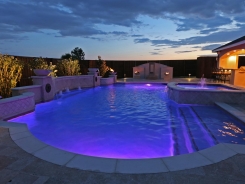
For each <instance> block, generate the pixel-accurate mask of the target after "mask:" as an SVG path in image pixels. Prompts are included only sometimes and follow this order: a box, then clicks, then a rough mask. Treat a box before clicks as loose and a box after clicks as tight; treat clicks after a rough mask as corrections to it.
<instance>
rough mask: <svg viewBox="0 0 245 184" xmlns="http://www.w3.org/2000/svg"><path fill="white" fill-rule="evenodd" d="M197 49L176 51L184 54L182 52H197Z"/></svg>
mask: <svg viewBox="0 0 245 184" xmlns="http://www.w3.org/2000/svg"><path fill="white" fill-rule="evenodd" d="M195 51H196V50H184V51H175V53H177V54H182V53H188V52H195Z"/></svg>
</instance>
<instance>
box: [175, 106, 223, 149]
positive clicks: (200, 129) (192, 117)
mask: <svg viewBox="0 0 245 184" xmlns="http://www.w3.org/2000/svg"><path fill="white" fill-rule="evenodd" d="M179 110H180V112H181V115H182V116H183V118H184V121H185V123H186V126H187V127H188V130H189V134H190V137H192V142H193V143H194V145H196V147H198V148H197V151H198V150H202V149H205V148H208V147H210V146H214V145H215V144H218V142H217V141H216V139H215V137H214V136H213V135H212V133H211V132H210V130H209V129H208V127H207V126H206V124H205V122H203V120H202V119H201V117H199V115H198V114H196V112H195V111H194V109H192V108H191V107H181V108H179ZM194 137H195V138H194ZM201 137H202V138H201Z"/></svg>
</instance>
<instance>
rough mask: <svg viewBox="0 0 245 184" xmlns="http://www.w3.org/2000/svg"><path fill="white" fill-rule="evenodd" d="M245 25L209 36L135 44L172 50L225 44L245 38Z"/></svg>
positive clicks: (138, 41)
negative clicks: (188, 46) (181, 47)
mask: <svg viewBox="0 0 245 184" xmlns="http://www.w3.org/2000/svg"><path fill="white" fill-rule="evenodd" d="M244 29H245V25H243V27H241V28H240V29H232V30H223V31H220V32H215V33H211V34H209V35H207V36H193V37H189V38H184V39H179V40H170V39H159V40H155V39H154V40H153V39H152V40H151V39H149V38H142V39H135V40H134V42H135V43H147V42H148V43H151V44H152V46H169V47H171V48H178V47H180V46H184V45H197V44H204V43H206V44H212V43H219V42H220V43H225V42H229V41H232V40H235V39H237V38H239V37H242V36H244Z"/></svg>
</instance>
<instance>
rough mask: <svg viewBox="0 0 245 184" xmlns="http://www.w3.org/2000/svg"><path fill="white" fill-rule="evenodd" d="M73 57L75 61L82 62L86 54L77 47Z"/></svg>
mask: <svg viewBox="0 0 245 184" xmlns="http://www.w3.org/2000/svg"><path fill="white" fill-rule="evenodd" d="M71 57H72V59H73V60H78V61H82V60H84V59H85V53H84V52H83V50H82V49H81V48H78V47H76V48H75V49H73V50H72V51H71Z"/></svg>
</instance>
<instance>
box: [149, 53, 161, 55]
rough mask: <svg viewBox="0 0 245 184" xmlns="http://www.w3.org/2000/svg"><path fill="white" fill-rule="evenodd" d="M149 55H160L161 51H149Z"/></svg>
mask: <svg viewBox="0 0 245 184" xmlns="http://www.w3.org/2000/svg"><path fill="white" fill-rule="evenodd" d="M149 53H150V54H151V55H162V54H161V53H159V52H149Z"/></svg>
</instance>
